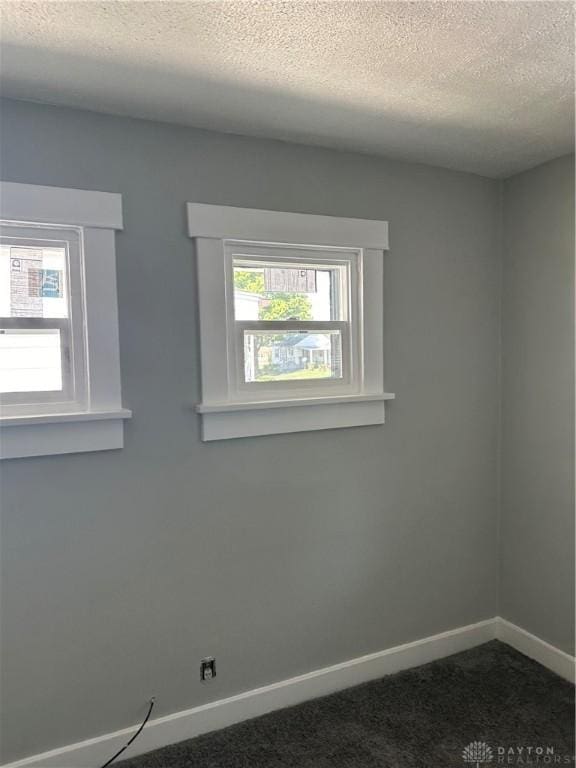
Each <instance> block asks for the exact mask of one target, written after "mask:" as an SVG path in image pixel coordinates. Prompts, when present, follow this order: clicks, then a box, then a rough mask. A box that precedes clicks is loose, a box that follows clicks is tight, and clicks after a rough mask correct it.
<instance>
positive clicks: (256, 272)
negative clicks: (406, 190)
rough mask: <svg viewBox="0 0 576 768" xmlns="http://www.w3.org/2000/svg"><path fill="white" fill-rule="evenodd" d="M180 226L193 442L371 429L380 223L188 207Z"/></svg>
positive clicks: (383, 238) (375, 406) (379, 381)
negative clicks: (192, 330) (197, 368)
mask: <svg viewBox="0 0 576 768" xmlns="http://www.w3.org/2000/svg"><path fill="white" fill-rule="evenodd" d="M188 220H189V233H190V235H191V236H192V237H194V240H195V245H196V259H197V268H198V282H199V286H198V287H199V306H200V335H201V358H202V402H201V403H199V404H198V405H197V411H198V413H200V414H201V418H202V438H203V439H204V440H217V439H225V438H229V437H247V436H253V435H260V434H274V433H278V432H294V431H308V430H313V429H326V428H333V427H343V426H356V425H362V424H379V423H383V421H384V401H385V400H387V399H392V398H393V395H391V394H390V393H386V392H384V387H383V285H382V279H383V255H384V250H385V249H386V248H387V225H386V223H385V222H376V221H364V220H359V219H336V218H332V217H327V216H314V215H306V214H291V213H278V212H272V211H259V210H253V209H239V208H227V207H223V206H210V205H204V204H193V203H190V204H189V205H188ZM376 245H377V246H378V247H375V246H376ZM239 275H240V277H241V278H242V279H241V280H239V279H238V276H239Z"/></svg>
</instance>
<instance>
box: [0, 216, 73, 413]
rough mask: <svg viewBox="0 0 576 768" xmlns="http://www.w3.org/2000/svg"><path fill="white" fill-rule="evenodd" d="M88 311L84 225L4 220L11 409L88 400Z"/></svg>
mask: <svg viewBox="0 0 576 768" xmlns="http://www.w3.org/2000/svg"><path fill="white" fill-rule="evenodd" d="M83 315H84V311H83V289H82V265H81V236H80V230H78V229H77V228H73V227H70V228H54V227H48V226H41V225H38V226H32V225H28V224H18V223H9V222H2V225H1V227H0V403H1V404H2V408H3V411H4V412H5V413H6V414H7V415H8V414H10V413H13V412H14V413H15V412H17V413H19V414H26V413H49V412H52V411H73V410H78V409H81V408H83V407H84V405H85V401H86V370H85V368H86V366H85V359H86V355H85V342H84V322H83Z"/></svg>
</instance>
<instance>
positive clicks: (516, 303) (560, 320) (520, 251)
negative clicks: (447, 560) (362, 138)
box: [500, 156, 574, 653]
mask: <svg viewBox="0 0 576 768" xmlns="http://www.w3.org/2000/svg"><path fill="white" fill-rule="evenodd" d="M503 221H504V248H503V291H502V309H503V312H502V320H503V367H502V385H503V397H502V512H501V517H502V520H501V541H500V548H501V563H502V565H501V589H500V601H501V615H503V616H504V617H505V618H507V619H509V620H510V621H513V622H514V623H516V624H519V625H520V626H521V627H524V629H527V630H528V631H529V632H533V633H534V634H535V635H537V636H538V637H541V638H543V639H544V640H548V641H549V642H550V643H553V644H554V645H556V646H558V647H559V648H562V649H563V650H565V651H568V652H570V653H574V157H573V156H571V157H563V158H560V159H558V160H555V161H553V162H551V163H546V164H545V165H541V166H539V167H538V168H536V169H534V170H532V171H528V172H526V173H522V174H519V175H518V176H514V177H513V178H511V179H509V180H508V181H506V182H505V184H504V218H503Z"/></svg>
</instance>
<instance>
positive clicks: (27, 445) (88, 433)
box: [0, 408, 132, 459]
mask: <svg viewBox="0 0 576 768" xmlns="http://www.w3.org/2000/svg"><path fill="white" fill-rule="evenodd" d="M131 416H132V412H131V411H129V410H127V409H125V408H121V409H116V410H110V411H84V412H79V413H50V414H48V413H46V414H38V415H35V416H2V417H0V459H17V458H24V457H27V456H49V455H55V454H63V453H85V452H87V451H106V450H113V449H115V448H122V447H123V445H124V431H123V423H124V420H125V419H129V418H131Z"/></svg>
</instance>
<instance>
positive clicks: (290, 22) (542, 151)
mask: <svg viewBox="0 0 576 768" xmlns="http://www.w3.org/2000/svg"><path fill="white" fill-rule="evenodd" d="M0 7H1V26H0V41H1V46H2V47H1V55H2V91H3V94H4V95H6V96H12V97H16V98H24V99H33V100H38V101H47V102H51V103H57V104H64V105H70V106H79V107H85V108H89V109H94V110H101V111H106V112H113V113H120V114H129V115H134V116H137V117H150V118H156V119H161V120H165V121H169V122H177V123H184V124H187V125H194V126H200V127H206V128H214V129H217V130H223V131H232V132H235V133H244V134H249V135H258V136H270V137H275V138H280V139H287V140H291V141H298V142H305V143H312V144H321V145H324V146H331V147H338V148H343V149H352V150H360V151H363V152H370V153H376V154H383V155H387V156H390V157H397V158H402V159H408V160H415V161H421V162H425V163H432V164H434V165H441V166H446V167H450V168H458V169H461V170H467V171H473V172H476V173H480V174H485V175H490V176H507V175H510V174H512V173H514V172H516V171H519V170H523V169H525V168H528V167H531V166H533V165H536V164H538V163H540V162H543V161H545V160H548V159H550V158H552V157H556V156H558V155H561V154H564V153H566V152H569V151H571V149H572V147H573V112H574V100H573V94H574V27H573V13H574V6H573V5H572V3H567V2H512V1H511V0H508V1H506V2H498V1H496V2H480V1H477V2H464V1H461V2H387V1H385V0H379V1H377V2H372V0H327V1H324V2H318V1H316V0H306V1H304V0H288V1H284V0H274V1H270V0H254V1H253V0H241V1H240V2H224V1H215V2H194V1H193V0H190V1H189V2H120V1H119V0H116V1H115V2H38V3H29V2H2V4H1V6H0Z"/></svg>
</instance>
